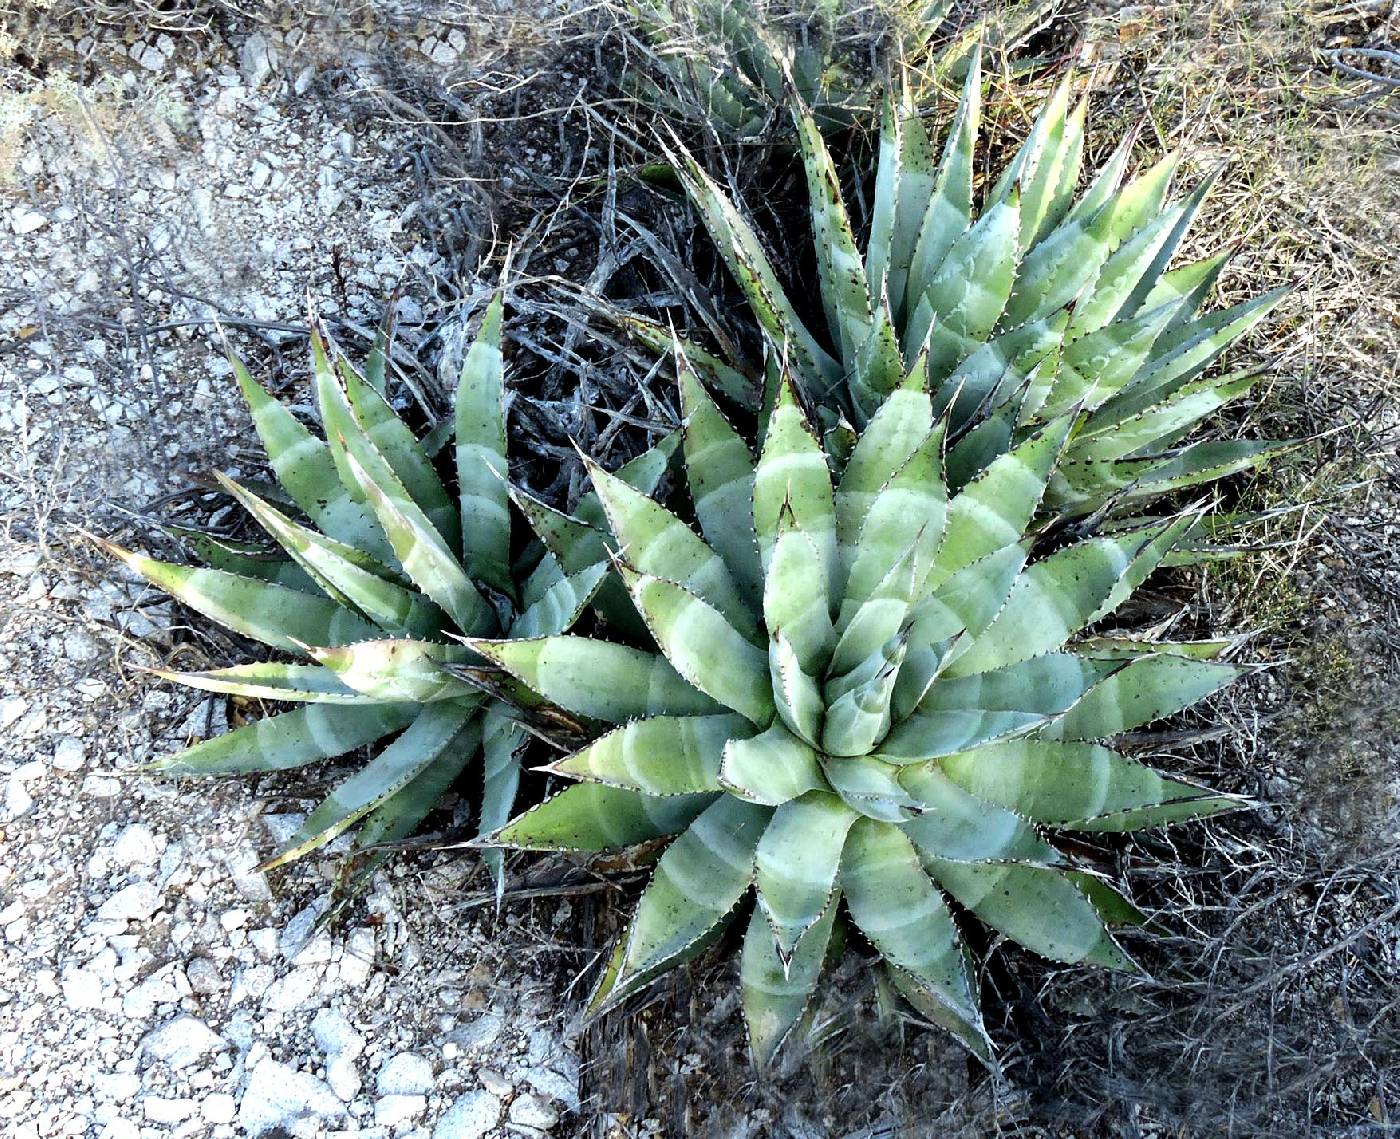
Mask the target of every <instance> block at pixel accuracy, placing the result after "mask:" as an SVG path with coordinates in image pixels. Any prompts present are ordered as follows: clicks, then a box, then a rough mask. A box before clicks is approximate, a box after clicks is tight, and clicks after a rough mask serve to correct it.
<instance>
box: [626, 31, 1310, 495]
mask: <svg viewBox="0 0 1400 1139" xmlns="http://www.w3.org/2000/svg"><path fill="white" fill-rule="evenodd" d="M774 66H780V63H779V62H777V61H775V63H774ZM981 89H982V75H981V64H980V49H978V50H976V51H974V52H973V54H972V56H971V58H970V60H969V64H968V74H967V80H966V84H965V88H964V92H963V95H962V99H961V102H960V105H959V107H958V111H957V114H956V116H955V117H954V120H953V122H952V124H951V126H950V129H949V132H948V136H947V140H946V144H945V146H944V150H943V156H942V160H941V162H937V163H936V162H935V160H934V154H933V146H932V143H931V142H930V139H929V136H928V133H927V130H926V128H925V126H924V125H923V122H922V120H921V118H920V117H919V115H918V114H917V113H915V112H913V111H911V110H910V109H908V108H907V107H903V108H902V107H901V106H899V105H897V104H896V103H895V102H894V101H891V100H887V101H886V103H885V107H884V111H883V116H882V127H881V132H880V140H879V150H878V160H877V164H876V169H875V171H874V178H873V186H872V189H871V194H870V198H869V200H870V203H871V205H870V211H869V218H868V234H867V237H866V240H865V243H864V250H863V252H862V250H861V248H860V246H859V245H858V242H857V238H856V228H855V224H854V221H853V218H852V214H851V211H850V209H849V208H848V207H847V204H846V198H845V196H844V195H843V191H842V183H841V180H840V179H839V178H838V172H837V169H836V165H835V163H834V162H833V160H832V157H831V154H830V152H829V150H828V147H827V145H826V142H825V141H824V139H823V137H822V132H821V130H820V129H819V124H818V122H817V120H816V118H815V117H814V116H813V114H812V113H811V112H810V111H809V110H808V108H807V107H806V105H805V104H804V103H803V102H802V101H801V100H800V99H797V98H790V100H789V103H790V107H791V110H792V115H793V120H794V123H795V124H796V127H797V135H798V140H799V142H800V147H801V151H802V156H803V159H804V167H805V170H806V177H807V183H808V189H809V197H810V220H811V228H812V233H813V240H814V248H815V254H816V264H817V269H818V278H819V283H820V293H821V302H822V303H821V308H822V312H823V315H824V317H825V329H824V330H817V331H814V330H813V329H812V328H809V327H808V325H807V324H806V323H804V321H803V319H802V317H801V315H799V311H798V306H797V305H795V304H794V303H793V301H792V300H791V299H790V298H789V296H788V295H787V293H786V292H785V291H784V289H783V286H782V284H781V282H780V276H779V273H778V271H777V269H775V267H774V264H773V262H772V261H771V260H770V258H769V255H768V253H767V251H766V249H765V246H764V243H763V241H762V240H760V238H759V236H758V234H757V233H756V232H755V231H754V229H753V228H752V226H751V225H750V224H749V223H748V221H747V220H746V219H745V217H744V215H743V214H742V213H741V211H740V210H739V209H738V208H737V207H736V206H735V205H734V203H733V202H732V201H731V200H730V199H729V198H728V197H727V196H726V195H725V193H724V192H723V191H722V190H721V189H720V187H719V186H718V184H717V183H716V182H715V181H714V180H713V179H712V178H710V177H709V175H708V174H706V173H705V171H704V170H703V168H702V167H701V166H700V164H699V162H697V161H696V160H695V159H694V158H693V157H692V156H691V155H690V154H689V153H687V152H686V151H685V150H684V149H683V148H679V147H677V149H676V150H675V151H674V152H673V155H672V159H673V164H674V166H675V168H676V170H677V171H678V173H679V174H680V177H681V180H682V183H683V185H684V187H685V189H686V192H687V194H688V196H689V197H690V198H691V200H692V202H693V203H694V205H695V207H696V209H697V211H698V212H699V214H700V216H701V218H702V220H703V221H704V223H705V225H706V227H707V228H708V230H709V232H710V234H711V236H712V238H713V239H714V242H715V244H716V246H717V247H718V249H719V252H720V254H721V255H722V257H723V258H724V260H725V262H726V263H727V265H728V268H729V270H730V272H731V274H732V275H733V277H734V279H735V281H736V282H737V283H738V284H739V286H740V287H741V288H742V290H743V292H744V295H745V297H746V300H747V302H748V305H749V307H750V309H751V311H752V313H753V316H754V318H755V322H756V325H757V331H759V332H760V333H761V335H762V338H763V339H764V340H765V342H766V343H767V344H768V345H769V351H768V352H767V357H768V360H769V367H768V368H767V370H766V374H765V373H764V372H763V371H762V370H760V369H754V368H752V367H748V366H745V365H744V364H743V362H741V361H734V360H730V361H724V360H720V359H718V358H716V357H715V356H713V355H712V354H710V353H708V352H707V351H706V350H704V348H703V347H701V346H700V345H698V344H695V343H687V344H686V346H685V349H686V353H687V355H688V357H689V358H690V360H691V362H692V363H693V364H694V365H695V367H696V368H697V369H699V370H700V371H701V373H702V374H703V375H704V377H705V380H706V382H707V383H709V384H710V385H712V386H713V387H714V388H715V389H717V390H720V391H723V392H724V393H725V394H726V395H727V396H728V397H729V398H731V399H733V400H735V401H736V402H737V403H739V404H741V405H742V406H744V407H746V408H748V409H750V410H760V409H761V408H765V407H768V406H771V403H772V399H773V396H774V392H775V385H776V381H777V374H778V373H777V368H776V367H775V366H774V364H775V362H776V361H777V360H779V359H786V361H787V362H788V364H789V366H790V368H791V371H792V374H793V376H794V379H795V382H796V383H797V385H798V388H799V389H800V391H801V392H802V393H803V395H804V396H805V397H806V398H807V399H808V400H809V401H810V402H811V403H812V405H813V406H814V407H815V408H817V409H818V411H819V413H820V420H821V426H822V428H823V429H824V430H825V431H827V432H828V433H829V434H828V446H830V447H832V448H833V449H836V448H839V447H841V446H843V445H845V444H843V443H842V438H843V437H847V438H848V437H849V434H850V431H851V428H852V426H854V427H855V428H857V429H858V428H860V427H862V426H863V425H864V424H865V423H866V422H867V421H868V419H869V418H870V416H871V415H872V414H873V413H874V412H875V410H876V409H877V408H878V407H880V406H881V404H882V402H883V401H884V399H885V398H886V397H887V396H888V395H889V394H890V393H891V392H892V391H894V390H895V388H896V387H898V386H899V384H900V383H901V382H902V381H903V379H904V377H905V376H906V374H908V372H909V371H911V370H914V371H917V372H919V373H920V374H921V375H922V376H924V377H925V378H926V382H927V385H928V388H929V391H930V392H931V393H932V395H933V400H934V410H935V413H936V414H938V415H940V416H946V418H947V421H948V433H949V438H948V446H949V448H950V454H949V458H948V470H949V472H950V476H951V477H952V478H953V479H954V480H955V481H956V480H959V479H965V478H967V477H969V476H970V475H971V474H973V473H975V472H976V471H978V470H980V469H982V468H983V467H985V465H986V463H987V462H988V461H989V460H990V459H991V458H992V457H994V456H996V455H999V454H1003V453H1005V452H1006V451H1007V450H1009V449H1010V448H1012V447H1014V446H1016V445H1018V444H1019V443H1021V442H1023V441H1024V440H1026V439H1027V438H1029V437H1031V436H1032V435H1034V434H1035V433H1036V432H1038V431H1040V430H1042V429H1043V428H1044V426H1045V425H1046V424H1047V423H1049V422H1052V421H1053V420H1055V419H1056V418H1057V417H1058V416H1061V415H1064V414H1065V413H1067V412H1069V411H1070V410H1077V411H1079V413H1080V418H1079V421H1078V422H1077V424H1076V427H1075V430H1074V431H1073V433H1072V437H1071V439H1070V441H1069V442H1068V444H1067V447H1066V451H1065V454H1064V455H1063V456H1062V457H1061V458H1060V461H1059V463H1058V466H1057V468H1056V470H1055V473H1054V475H1053V476H1052V479H1051V483H1050V486H1049V487H1048V489H1047V491H1046V495H1045V500H1044V510H1045V511H1046V512H1047V513H1048V512H1054V513H1056V514H1058V515H1061V516H1068V515H1073V516H1090V515H1094V514H1096V512H1100V511H1103V512H1105V513H1109V514H1111V513H1115V512H1121V511H1124V510H1133V509H1136V508H1138V507H1139V506H1140V505H1141V503H1142V502H1143V501H1144V500H1145V499H1149V498H1152V497H1155V496H1159V495H1162V494H1165V493H1168V492H1170V491H1174V490H1179V489H1181V488H1184V487H1189V486H1193V485H1197V484H1199V483H1203V482H1208V481H1211V480H1214V479H1217V478H1221V477H1223V476H1225V475H1229V474H1233V473H1236V472H1239V471H1242V470H1247V469H1249V468H1251V467H1253V466H1255V465H1257V464H1259V463H1260V462H1262V461H1264V460H1265V459H1267V458H1268V457H1270V456H1271V455H1274V454H1276V453H1277V452H1278V451H1279V450H1280V449H1281V447H1282V446H1283V445H1282V444H1278V443H1273V442H1267V441H1249V440H1204V441H1198V442H1189V443H1187V442H1184V440H1186V439H1187V437H1188V436H1189V435H1190V434H1191V432H1192V431H1193V429H1194V428H1195V427H1196V426H1197V425H1198V424H1199V423H1200V422H1201V421H1202V420H1203V419H1204V418H1205V417H1207V416H1208V415H1210V414H1211V413H1212V412H1214V411H1216V410H1218V409H1219V408H1220V407H1221V406H1223V405H1224V404H1226V403H1228V402H1230V401H1232V400H1236V399H1239V398H1240V397H1242V396H1243V395H1245V394H1246V393H1247V392H1248V391H1249V390H1250V388H1251V386H1252V385H1253V382H1254V380H1255V379H1256V376H1255V375H1253V374H1239V373H1237V374H1231V375H1225V376H1223V377H1221V376H1213V375H1208V374H1207V370H1208V369H1209V367H1210V365H1211V364H1212V363H1214V361H1215V360H1216V359H1218V358H1219V356H1220V355H1221V353H1222V352H1224V351H1225V349H1226V348H1227V347H1228V346H1229V345H1230V344H1231V343H1233V342H1234V341H1235V340H1236V339H1238V338H1239V337H1240V336H1242V335H1244V334H1245V333H1246V332H1247V331H1248V330H1249V329H1250V328H1252V327H1253V326H1254V325H1255V324H1256V323H1257V322H1258V321H1259V320H1261V319H1262V318H1263V317H1264V316H1265V315H1266V314H1267V313H1268V312H1269V311H1270V309H1272V308H1273V306H1274V305H1275V304H1276V303H1277V302H1278V301H1279V300H1280V298H1281V297H1282V296H1283V295H1284V293H1285V291H1286V290H1282V289H1280V290H1276V291H1274V292H1272V293H1269V294H1266V295H1264V296H1261V297H1258V298H1256V299H1253V300H1248V301H1245V302H1243V303H1241V304H1239V305H1236V306H1234V307H1233V308H1229V309H1225V310H1223V311H1218V312H1206V313H1202V308H1203V306H1204V304H1205V302H1206V300H1207V298H1208V297H1209V295H1210V293H1211V291H1212V289H1213V287H1214V284H1215V281H1216V279H1217V277H1218V275H1219V273H1220V271H1221V269H1222V267H1223V266H1224V264H1225V261H1226V255H1225V254H1224V253H1221V254H1217V255H1213V256H1210V257H1206V258H1204V259H1202V260H1199V261H1196V262H1192V263H1188V264H1184V265H1181V266H1178V267H1175V268H1171V267H1170V265H1171V262H1172V259H1173V258H1174V256H1175V254H1176V253H1177V251H1178V250H1179V249H1180V248H1181V246H1182V243H1183V241H1184V239H1185V237H1186V234H1187V232H1188V229H1189V227H1190V226H1191V223H1192V221H1193V220H1194V219H1195V217H1196V215H1197V213H1198V211H1199V208H1200V206H1201V203H1202V201H1203V200H1204V198H1205V195H1206V193H1207V191H1208V190H1209V187H1210V180H1209V179H1207V180H1206V181H1205V182H1204V183H1203V184H1202V185H1201V186H1199V187H1198V188H1197V189H1196V190H1195V191H1194V192H1193V193H1192V194H1190V195H1189V196H1188V197H1186V198H1185V199H1183V200H1181V201H1172V200H1170V198H1169V188H1170V183H1171V179H1172V175H1173V173H1174V171H1175V169H1176V166H1177V163H1178V156H1175V155H1173V156H1168V157H1166V158H1164V159H1162V160H1161V161H1160V162H1158V163H1156V164H1155V165H1153V166H1152V167H1150V168H1149V169H1147V170H1146V171H1144V172H1143V173H1141V174H1139V175H1138V176H1137V177H1136V178H1134V179H1132V180H1130V181H1128V182H1127V184H1126V185H1123V184H1122V183H1123V178H1124V175H1125V173H1126V171H1127V168H1128V163H1129V159H1130V156H1131V150H1132V142H1133V140H1132V138H1128V139H1125V140H1124V142H1123V144H1122V145H1121V146H1120V147H1119V148H1118V150H1117V151H1116V152H1115V153H1114V154H1113V155H1112V157H1110V159H1109V160H1108V162H1107V163H1106V164H1105V166H1104V168H1103V169H1102V170H1101V171H1100V172H1099V173H1098V174H1097V175H1096V176H1095V177H1094V178H1093V179H1092V180H1091V181H1090V182H1089V184H1088V187H1087V189H1085V190H1084V192H1083V193H1082V194H1080V195H1079V197H1078V198H1077V200H1076V198H1075V193H1076V187H1077V182H1078V178H1079V173H1080V168H1081V165H1082V158H1083V147H1084V124H1085V114H1086V104H1085V103H1084V102H1081V103H1080V104H1079V105H1078V107H1077V108H1075V109H1073V110H1072V109H1071V107H1070V81H1069V79H1068V78H1067V79H1066V80H1065V81H1064V82H1063V83H1062V84H1061V85H1060V86H1059V88H1058V89H1057V90H1056V91H1055V93H1054V94H1053V96H1052V97H1051V98H1050V99H1049V101H1048V102H1047V103H1046V105H1045V107H1044V109H1043V111H1042V112H1041V114H1040V115H1039V117H1038V118H1037V120H1036V122H1035V124H1034V126H1033V129H1032V130H1031V132H1030V135H1029V136H1028V137H1027V139H1026V141H1025V143H1024V145H1022V146H1021V148H1020V149H1019V150H1018V151H1017V153H1016V154H1015V156H1014V157H1013V158H1012V159H1011V161H1010V163H1009V164H1008V165H1007V166H1006V168H1005V169H1004V170H1003V171H1002V172H1001V174H1000V176H999V177H998V178H997V179H996V180H995V181H994V182H993V183H991V184H990V185H989V186H988V187H987V189H986V191H985V193H984V195H983V202H982V206H981V208H980V211H979V210H976V209H974V193H973V190H974V185H973V183H974V178H973V175H974V147H975V143H976V140H977V135H978V124H979V117H980V107H981V97H982V96H981ZM851 177H852V178H855V179H859V178H861V177H862V172H861V171H855V172H851ZM619 319H620V320H621V321H622V322H623V323H624V324H625V325H626V326H627V327H629V328H630V329H631V330H632V331H633V332H634V333H635V334H637V335H638V336H639V337H640V338H641V339H643V340H644V341H646V342H647V343H648V344H649V345H651V346H652V347H653V348H655V349H656V350H657V351H666V350H669V345H670V333H669V330H668V329H666V328H664V327H662V326H661V325H659V324H656V323H654V322H650V321H648V320H646V319H645V318H641V317H636V316H620V317H619Z"/></svg>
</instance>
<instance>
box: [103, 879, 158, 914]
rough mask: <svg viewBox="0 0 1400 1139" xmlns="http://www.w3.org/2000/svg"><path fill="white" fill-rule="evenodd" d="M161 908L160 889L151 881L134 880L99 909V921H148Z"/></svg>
mask: <svg viewBox="0 0 1400 1139" xmlns="http://www.w3.org/2000/svg"><path fill="white" fill-rule="evenodd" d="M158 909H160V891H159V890H157V889H156V887H155V885H154V884H153V883H151V882H133V883H132V884H131V885H130V886H128V887H126V889H124V890H118V891H117V892H116V893H115V894H113V895H112V896H111V897H110V898H108V899H107V900H106V901H105V902H103V903H102V905H101V906H99V907H98V910H97V920H98V921H146V920H148V919H149V918H150V916H151V915H152V914H154V913H155V912H156V910H158Z"/></svg>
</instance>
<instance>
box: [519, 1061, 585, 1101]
mask: <svg viewBox="0 0 1400 1139" xmlns="http://www.w3.org/2000/svg"><path fill="white" fill-rule="evenodd" d="M524 1080H525V1082H526V1083H527V1084H529V1085H530V1086H531V1087H532V1088H534V1089H535V1091H537V1092H539V1093H540V1094H541V1095H544V1096H548V1097H549V1098H550V1099H557V1100H559V1101H560V1102H561V1103H563V1104H566V1105H567V1106H568V1108H569V1110H571V1111H577V1110H578V1107H579V1095H578V1074H577V1073H575V1074H574V1076H573V1078H572V1079H570V1078H569V1077H568V1076H566V1075H563V1074H561V1073H559V1072H556V1071H553V1070H551V1069H549V1068H531V1069H530V1070H529V1071H528V1072H525V1073H524Z"/></svg>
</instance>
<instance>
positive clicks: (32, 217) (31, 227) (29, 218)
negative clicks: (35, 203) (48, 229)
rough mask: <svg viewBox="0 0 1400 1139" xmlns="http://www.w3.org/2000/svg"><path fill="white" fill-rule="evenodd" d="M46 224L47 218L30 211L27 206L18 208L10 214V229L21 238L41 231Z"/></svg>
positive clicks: (37, 212)
mask: <svg viewBox="0 0 1400 1139" xmlns="http://www.w3.org/2000/svg"><path fill="white" fill-rule="evenodd" d="M48 224H49V219H48V218H46V217H45V216H44V215H43V214H41V213H39V211H38V210H31V209H29V208H28V207H27V206H20V207H19V208H18V209H15V210H12V211H11V212H10V228H11V229H12V230H14V231H15V233H17V234H19V235H20V236H21V237H23V236H24V235H25V234H26V233H33V232H34V231H35V230H40V229H43V228H44V226H46V225H48Z"/></svg>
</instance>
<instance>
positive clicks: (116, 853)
mask: <svg viewBox="0 0 1400 1139" xmlns="http://www.w3.org/2000/svg"><path fill="white" fill-rule="evenodd" d="M159 857H160V847H158V846H157V845H156V836H155V834H154V833H153V832H152V831H151V828H150V827H148V826H147V825H146V824H145V823H132V824H131V825H130V826H129V827H127V828H126V829H125V830H123V831H122V833H121V834H119V835H117V841H116V843H115V844H114V845H113V847H112V861H113V862H115V863H116V864H117V865H118V866H150V865H153V864H154V863H155V861H156V859H158V858H159Z"/></svg>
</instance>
